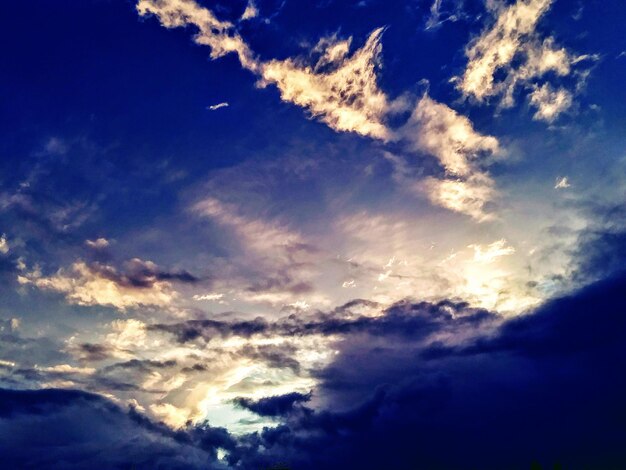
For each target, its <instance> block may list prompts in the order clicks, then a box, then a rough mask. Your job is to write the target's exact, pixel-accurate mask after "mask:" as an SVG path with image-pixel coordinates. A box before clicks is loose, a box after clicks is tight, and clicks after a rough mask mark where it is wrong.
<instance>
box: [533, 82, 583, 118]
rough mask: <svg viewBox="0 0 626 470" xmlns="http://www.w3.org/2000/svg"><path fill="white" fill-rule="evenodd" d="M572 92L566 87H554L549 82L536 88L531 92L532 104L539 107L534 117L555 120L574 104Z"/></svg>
mask: <svg viewBox="0 0 626 470" xmlns="http://www.w3.org/2000/svg"><path fill="white" fill-rule="evenodd" d="M572 101H573V100H572V94H571V93H570V92H569V91H567V90H565V89H564V88H559V89H554V88H552V86H551V85H550V84H548V83H544V84H543V85H542V86H540V87H537V88H535V90H534V91H533V92H532V93H531V94H530V104H531V105H532V106H534V107H535V108H537V112H536V113H535V115H534V116H533V119H535V120H537V121H545V122H549V123H551V122H554V121H555V120H556V118H557V117H559V115H560V114H561V113H563V112H564V111H567V110H568V109H569V108H570V107H571V106H572Z"/></svg>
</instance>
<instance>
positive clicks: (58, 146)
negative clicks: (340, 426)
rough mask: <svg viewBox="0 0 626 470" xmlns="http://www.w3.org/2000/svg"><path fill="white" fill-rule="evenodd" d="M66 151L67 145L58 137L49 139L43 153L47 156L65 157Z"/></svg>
mask: <svg viewBox="0 0 626 470" xmlns="http://www.w3.org/2000/svg"><path fill="white" fill-rule="evenodd" d="M67 150H68V145H67V143H66V142H65V141H64V140H63V139H59V138H58V137H51V138H50V139H48V142H46V145H45V151H46V153H47V154H49V155H65V154H66V153H67Z"/></svg>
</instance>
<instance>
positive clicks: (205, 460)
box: [0, 389, 231, 469]
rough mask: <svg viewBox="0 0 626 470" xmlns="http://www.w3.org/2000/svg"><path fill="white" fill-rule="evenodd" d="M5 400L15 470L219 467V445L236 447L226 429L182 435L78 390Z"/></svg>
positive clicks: (3, 448)
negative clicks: (33, 469) (232, 444)
mask: <svg viewBox="0 0 626 470" xmlns="http://www.w3.org/2000/svg"><path fill="white" fill-rule="evenodd" d="M0 397H1V398H2V399H1V400H0V402H1V404H0V418H1V419H0V436H1V439H0V452H1V453H2V455H3V463H4V465H7V466H9V467H12V468H31V467H35V468H61V467H62V468H67V469H79V468H86V467H98V468H120V467H133V468H138V469H148V468H191V469H200V468H206V467H207V465H210V466H211V468H217V469H219V468H225V466H223V465H222V464H221V463H219V462H218V461H217V460H216V454H217V446H218V445H221V446H226V447H230V446H231V444H230V442H231V441H230V440H229V437H228V435H227V434H226V433H225V432H224V430H220V429H215V428H210V427H208V426H206V427H205V428H204V429H203V428H197V429H195V430H194V432H193V433H184V432H181V433H176V432H174V431H172V430H171V429H169V428H167V427H166V426H164V425H162V424H158V423H154V422H152V421H150V420H148V419H147V418H146V417H144V416H141V415H139V414H138V413H137V412H136V411H134V410H133V409H131V410H129V411H125V410H123V409H121V408H120V407H118V406H116V405H115V404H114V403H112V402H110V401H108V400H106V399H105V398H103V397H100V396H98V395H93V394H90V393H86V392H81V391H77V390H58V389H47V390H0ZM85 426H87V427H88V428H89V432H88V433H85V432H84V429H85Z"/></svg>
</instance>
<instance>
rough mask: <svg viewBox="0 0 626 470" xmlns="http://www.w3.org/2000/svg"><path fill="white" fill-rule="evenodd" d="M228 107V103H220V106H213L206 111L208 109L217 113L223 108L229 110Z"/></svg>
mask: <svg viewBox="0 0 626 470" xmlns="http://www.w3.org/2000/svg"><path fill="white" fill-rule="evenodd" d="M228 106H230V105H229V104H228V103H227V102H223V103H218V104H213V105H211V106H207V108H206V109H208V110H209V111H217V110H218V109H221V108H228Z"/></svg>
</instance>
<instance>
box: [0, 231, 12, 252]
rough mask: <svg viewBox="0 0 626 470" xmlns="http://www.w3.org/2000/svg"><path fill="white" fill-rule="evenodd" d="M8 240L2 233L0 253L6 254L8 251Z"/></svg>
mask: <svg viewBox="0 0 626 470" xmlns="http://www.w3.org/2000/svg"><path fill="white" fill-rule="evenodd" d="M9 249H10V248H9V242H8V240H7V236H6V235H5V234H4V233H3V234H2V235H1V236H0V254H2V255H6V254H7V253H8V252H9Z"/></svg>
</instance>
